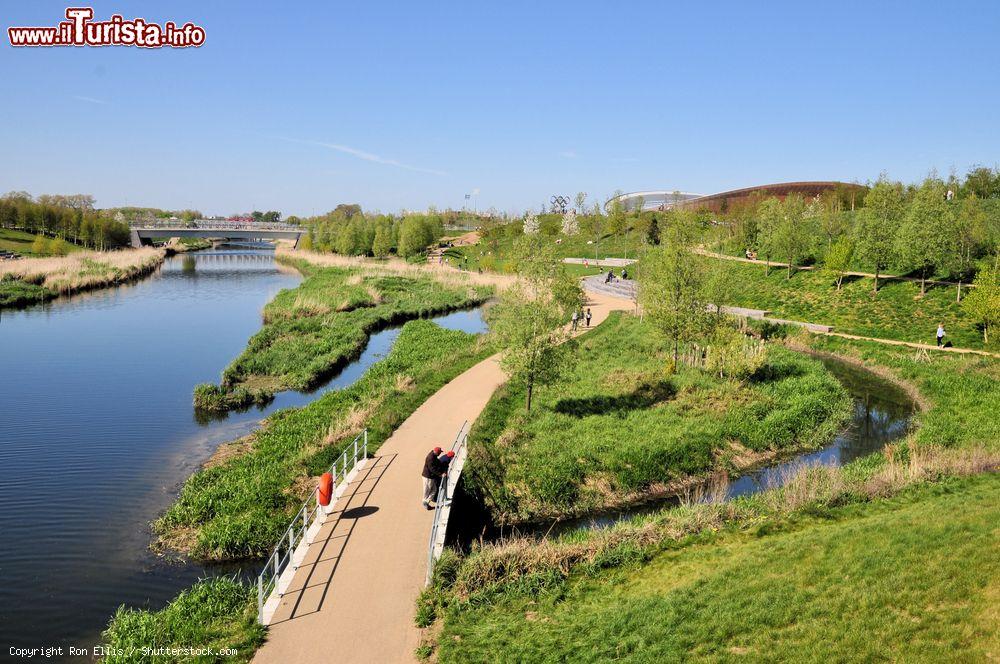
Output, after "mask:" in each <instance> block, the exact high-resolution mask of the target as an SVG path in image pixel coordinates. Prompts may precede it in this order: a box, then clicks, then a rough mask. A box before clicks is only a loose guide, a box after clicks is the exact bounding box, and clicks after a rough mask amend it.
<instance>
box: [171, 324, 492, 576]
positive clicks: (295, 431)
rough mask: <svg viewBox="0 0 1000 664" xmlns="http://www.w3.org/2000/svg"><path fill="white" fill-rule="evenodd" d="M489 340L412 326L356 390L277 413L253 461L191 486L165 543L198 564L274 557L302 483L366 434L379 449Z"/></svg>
mask: <svg viewBox="0 0 1000 664" xmlns="http://www.w3.org/2000/svg"><path fill="white" fill-rule="evenodd" d="M489 352H490V351H489V349H488V348H487V347H486V346H485V344H483V342H482V340H481V337H477V336H476V335H471V334H466V333H464V332H457V331H452V330H445V329H443V328H441V327H439V326H438V325H436V324H435V323H432V322H430V321H412V322H410V323H407V324H406V325H405V326H404V327H403V330H402V332H401V333H400V336H399V338H398V339H397V341H396V344H395V346H394V347H393V349H392V351H391V352H390V353H389V354H388V356H387V357H386V358H385V359H383V360H381V361H379V362H377V363H376V364H374V365H373V366H372V367H371V368H370V369H369V370H368V371H367V372H366V373H365V375H364V376H363V377H362V378H361V379H360V380H359V381H358V382H356V383H355V384H354V385H352V386H351V387H348V388H345V389H343V390H336V391H331V392H327V393H326V394H324V395H323V396H321V397H320V398H318V399H316V400H315V401H313V402H312V403H310V404H309V405H307V406H305V407H303V408H300V409H289V410H284V411H279V412H277V413H275V414H274V415H272V416H271V417H270V418H268V420H267V422H266V424H265V426H264V427H263V428H262V429H261V430H259V431H258V432H256V433H255V434H253V435H252V436H251V438H250V446H249V449H248V450H247V451H246V453H244V454H241V455H238V456H236V457H235V458H232V459H230V460H229V461H228V462H226V463H223V464H221V465H218V466H215V467H211V468H208V469H204V470H201V471H199V472H198V473H196V474H195V475H193V476H192V477H191V478H190V479H188V481H187V482H186V483H185V484H184V487H183V489H182V490H181V493H180V496H179V497H178V499H177V501H176V502H175V503H174V504H173V505H172V506H171V507H170V509H169V510H168V511H167V512H166V514H165V515H164V516H163V517H162V518H161V519H160V520H159V521H158V522H157V523H156V529H157V530H158V531H159V532H160V533H161V535H163V537H164V542H165V543H167V544H168V545H169V546H174V547H175V548H182V549H183V550H185V552H187V553H190V554H193V555H194V556H196V557H199V558H206V559H214V560H222V559H234V558H252V557H259V556H263V555H265V554H266V552H267V551H269V550H270V548H271V546H272V545H273V544H274V541H275V539H276V538H277V536H278V535H279V534H280V533H281V531H282V530H283V528H284V527H285V526H286V525H287V521H288V519H289V518H290V517H291V513H292V512H293V511H294V510H295V509H297V508H298V506H299V504H300V503H301V501H302V500H303V499H304V498H305V496H304V495H302V491H308V490H310V488H311V485H308V487H309V488H304V489H303V488H300V489H299V491H295V490H294V487H296V486H299V487H303V486H306V485H303V484H301V480H302V479H304V478H307V477H309V476H317V475H319V474H320V473H322V472H324V471H325V470H326V469H327V467H328V466H329V465H330V464H331V463H332V462H333V460H334V459H335V458H336V457H337V456H338V455H339V454H340V453H341V451H342V450H343V449H344V447H345V446H346V445H347V444H348V443H350V442H351V441H352V440H353V439H354V436H355V435H356V434H357V433H358V432H359V431H360V430H361V428H362V427H363V426H367V427H368V429H369V438H368V440H369V451H370V452H371V451H374V450H375V449H377V448H378V446H379V445H381V443H382V442H383V441H384V440H385V439H386V438H388V437H389V435H391V433H392V432H393V431H394V430H395V429H396V427H397V426H399V425H400V424H401V423H402V422H403V421H404V420H405V419H406V418H407V417H408V416H409V415H410V414H411V413H412V412H413V411H414V410H416V408H417V407H418V406H419V405H420V404H421V403H423V402H424V401H425V400H426V399H427V398H428V397H429V396H430V395H432V394H433V393H434V392H436V391H437V390H438V389H440V388H441V387H442V386H443V385H444V384H445V383H447V382H448V381H450V380H451V379H452V378H454V377H455V376H457V375H458V374H460V373H461V372H462V371H464V370H465V369H467V368H468V367H470V366H472V365H473V364H474V363H475V362H477V361H479V360H480V359H482V358H484V357H485V356H486V355H487V354H488V353H489Z"/></svg>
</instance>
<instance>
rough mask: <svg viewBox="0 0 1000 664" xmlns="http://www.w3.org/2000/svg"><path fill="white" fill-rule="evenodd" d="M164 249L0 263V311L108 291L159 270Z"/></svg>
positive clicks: (85, 253)
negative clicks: (89, 292)
mask: <svg viewBox="0 0 1000 664" xmlns="http://www.w3.org/2000/svg"><path fill="white" fill-rule="evenodd" d="M165 257H166V252H165V251H164V250H163V249H152V248H143V249H126V250H122V251H105V252H98V251H77V252H74V253H72V254H70V255H68V256H61V257H54V258H24V259H21V260H16V261H2V262H0V308H17V307H25V306H30V305H32V304H39V303H42V302H47V301H49V300H53V299H55V298H57V297H60V296H66V295H72V294H74V293H80V292H83V291H88V290H95V289H99V288H107V287H109V286H117V285H120V284H123V283H127V282H129V281H132V280H134V279H138V278H140V277H144V276H146V275H148V274H149V273H150V272H152V271H153V270H155V269H156V268H157V267H159V266H160V265H161V264H162V263H163V260H164V258H165Z"/></svg>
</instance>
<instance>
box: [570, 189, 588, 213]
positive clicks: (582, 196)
mask: <svg viewBox="0 0 1000 664" xmlns="http://www.w3.org/2000/svg"><path fill="white" fill-rule="evenodd" d="M573 202H574V203H575V204H576V211H577V213H578V214H581V215H582V214H586V213H587V192H585V191H579V192H577V194H576V199H574V201H573Z"/></svg>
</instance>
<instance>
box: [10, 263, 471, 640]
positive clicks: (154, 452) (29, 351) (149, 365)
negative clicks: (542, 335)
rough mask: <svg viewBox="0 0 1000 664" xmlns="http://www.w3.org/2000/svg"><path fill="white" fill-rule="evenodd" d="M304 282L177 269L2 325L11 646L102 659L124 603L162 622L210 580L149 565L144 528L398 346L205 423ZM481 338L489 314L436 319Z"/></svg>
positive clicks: (220, 268) (250, 269) (207, 268)
mask: <svg viewBox="0 0 1000 664" xmlns="http://www.w3.org/2000/svg"><path fill="white" fill-rule="evenodd" d="M300 281H301V275H299V273H298V272H296V271H294V270H291V269H289V268H286V267H284V266H281V265H280V264H278V263H276V262H275V260H274V254H273V251H269V250H264V249H257V248H240V249H233V250H209V251H204V252H195V253H191V254H182V255H179V256H175V257H172V258H169V259H168V260H167V261H166V262H165V263H164V265H163V266H162V268H160V269H159V270H158V271H157V272H156V273H154V274H153V275H151V276H150V277H148V278H147V279H144V280H141V281H138V282H135V283H132V284H129V285H126V286H122V287H118V288H114V289H109V290H104V291H95V292H93V293H88V294H84V295H80V296H77V297H74V298H69V299H64V300H57V301H54V302H51V303H48V304H46V305H43V306H38V307H33V308H30V309H25V310H21V311H3V312H0V464H2V467H3V473H4V475H3V482H0V533H2V535H3V536H2V537H0V560H2V561H3V567H2V569H0V577H2V578H3V583H2V584H0V641H2V642H5V643H8V644H10V645H12V646H40V645H46V646H48V645H51V646H57V645H63V646H69V645H74V646H92V645H94V644H96V643H98V642H99V638H100V631H101V630H102V629H103V628H104V626H105V625H106V623H107V620H108V618H109V617H110V616H111V615H112V614H113V613H114V611H115V609H116V608H117V607H118V606H119V605H120V604H122V603H124V604H126V605H128V606H138V607H141V606H150V607H154V608H158V607H160V606H162V605H164V604H165V603H166V602H167V601H169V600H170V599H171V598H173V597H174V596H175V595H176V594H177V593H178V592H179V591H181V590H182V589H184V588H187V587H189V586H190V585H191V584H193V583H194V582H195V581H196V580H197V579H199V578H201V577H204V576H205V575H207V574H213V573H222V572H226V571H228V569H227V568H224V567H212V568H205V567H201V566H198V565H192V564H179V563H177V562H169V561H166V560H164V559H162V558H160V557H158V556H157V555H155V554H153V553H152V552H150V551H149V548H148V546H149V542H150V531H149V522H150V521H151V520H153V519H154V518H156V516H157V515H158V514H160V513H161V512H162V511H163V510H164V509H166V507H167V506H168V505H169V504H170V502H171V501H172V500H173V497H174V496H175V495H176V492H177V490H178V488H179V486H180V484H181V483H182V482H183V481H184V480H185V479H186V478H187V477H188V476H189V475H190V474H191V473H193V472H195V471H196V470H197V469H198V468H199V467H200V465H201V464H202V463H203V462H204V460H205V459H207V458H208V457H209V456H210V455H211V454H212V452H213V451H214V450H215V448H216V447H217V446H218V445H219V444H220V443H223V442H225V441H228V440H232V439H234V438H237V437H239V436H242V435H245V434H246V433H249V432H250V431H252V430H253V429H254V428H255V427H257V426H258V424H259V422H260V420H261V419H262V418H263V417H266V416H267V415H268V414H269V413H271V412H273V411H275V410H277V409H279V408H286V407H290V406H301V405H304V404H305V403H308V402H309V401H312V400H313V399H315V398H316V397H317V396H319V394H321V393H322V392H324V391H326V390H330V389H338V388H342V387H345V386H347V385H350V384H351V383H353V382H354V381H355V380H357V379H358V378H359V377H360V376H361V375H362V374H363V373H364V372H365V370H367V368H368V367H369V366H371V364H372V363H374V362H376V361H377V360H378V359H379V358H381V357H382V356H384V355H385V354H386V353H387V352H388V351H389V350H390V349H391V347H392V345H393V343H394V342H395V340H396V338H397V336H398V335H399V328H398V327H397V328H390V329H386V330H383V331H381V332H379V333H377V334H374V335H372V337H371V339H370V341H369V343H368V345H367V347H366V348H365V350H364V352H363V353H362V354H361V356H360V357H359V358H358V359H357V360H356V361H355V362H353V363H351V364H350V365H348V366H347V367H345V369H344V370H343V371H341V372H340V373H338V374H337V375H336V376H335V377H333V378H332V379H331V380H330V381H329V382H328V383H326V384H325V385H323V386H322V387H320V388H318V389H317V390H315V391H313V392H312V393H308V394H307V393H298V392H284V393H281V394H278V395H277V396H276V398H275V399H274V401H272V402H271V403H270V404H268V405H267V406H266V407H264V408H252V409H249V410H247V411H244V412H235V413H230V414H228V415H226V416H222V417H206V416H204V415H202V414H198V413H196V412H195V411H194V409H193V407H192V405H191V398H192V389H193V388H194V386H195V385H196V384H198V383H201V382H206V381H211V382H216V381H218V379H219V375H220V374H221V372H222V369H223V368H225V366H226V365H227V364H228V363H229V362H230V361H232V359H233V358H235V357H236V356H237V355H238V354H239V353H240V352H241V351H242V350H243V348H244V346H245V345H246V342H247V339H248V338H249V337H250V336H251V335H253V334H254V333H255V332H256V331H257V330H258V329H260V325H261V311H262V309H263V307H264V305H265V304H266V303H267V302H268V301H269V300H271V299H272V298H273V297H274V296H275V295H276V294H277V293H278V291H279V290H281V289H283V288H291V287H294V286H295V285H297V284H298V283H299V282H300ZM434 320H435V321H436V322H437V323H438V324H440V325H442V326H445V327H449V328H452V329H461V330H465V331H468V332H473V333H476V332H481V331H483V330H484V329H485V324H484V323H483V320H482V317H481V315H480V311H479V310H470V311H459V312H455V313H452V314H448V315H445V316H440V317H437V318H435V319H434Z"/></svg>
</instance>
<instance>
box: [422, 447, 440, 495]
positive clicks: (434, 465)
mask: <svg viewBox="0 0 1000 664" xmlns="http://www.w3.org/2000/svg"><path fill="white" fill-rule="evenodd" d="M439 454H441V448H440V447H435V448H434V449H433V450H431V451H430V452H428V453H427V456H426V457H424V470H423V472H422V473H421V477H422V478H423V481H424V482H423V484H424V500H423V506H424V507H425V508H426V509H429V510H432V509H434V508H433V507H431V502H432V501H433V500H434V499H435V498H436V497H437V492H438V482H440V481H441V465H440V464H439V463H438V455H439Z"/></svg>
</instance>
